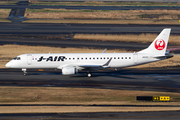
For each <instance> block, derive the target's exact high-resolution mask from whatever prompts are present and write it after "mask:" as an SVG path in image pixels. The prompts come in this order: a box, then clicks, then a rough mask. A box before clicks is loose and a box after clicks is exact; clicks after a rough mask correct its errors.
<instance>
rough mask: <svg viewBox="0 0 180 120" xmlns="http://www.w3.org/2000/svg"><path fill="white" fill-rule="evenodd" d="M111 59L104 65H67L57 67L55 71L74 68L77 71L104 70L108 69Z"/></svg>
mask: <svg viewBox="0 0 180 120" xmlns="http://www.w3.org/2000/svg"><path fill="white" fill-rule="evenodd" d="M111 60H112V58H110V59H109V60H108V61H107V62H106V63H105V64H102V65H97V64H67V65H63V66H59V67H58V68H57V69H62V68H63V67H76V68H77V69H105V68H109V67H110V66H109V63H110V62H111Z"/></svg>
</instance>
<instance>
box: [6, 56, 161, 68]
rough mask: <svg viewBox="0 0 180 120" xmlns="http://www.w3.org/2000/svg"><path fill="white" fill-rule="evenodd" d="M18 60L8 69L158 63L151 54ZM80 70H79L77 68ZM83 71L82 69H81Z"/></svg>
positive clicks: (9, 65) (45, 57)
mask: <svg viewBox="0 0 180 120" xmlns="http://www.w3.org/2000/svg"><path fill="white" fill-rule="evenodd" d="M18 57H19V58H20V60H11V61H10V62H9V63H7V64H6V66H7V67H10V68H22V69H26V68H28V69H29V68H38V69H39V68H55V69H62V67H63V66H67V65H71V66H74V67H77V68H78V66H80V65H103V64H105V63H106V62H107V61H108V60H109V59H110V58H112V60H111V61H110V63H109V65H108V68H119V67H128V66H135V65H139V64H144V63H148V62H154V61H158V60H159V59H157V58H154V57H153V56H152V55H151V54H138V53H67V54H66V53H64V54H60V53H59V54H57V53H51V54H23V55H20V56H18ZM76 65H77V66H76ZM78 69H80V68H78ZM82 69H83V68H82Z"/></svg>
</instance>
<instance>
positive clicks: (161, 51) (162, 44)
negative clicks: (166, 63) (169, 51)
mask: <svg viewBox="0 0 180 120" xmlns="http://www.w3.org/2000/svg"><path fill="white" fill-rule="evenodd" d="M170 32H171V28H165V29H163V30H162V32H161V33H160V34H159V35H158V36H157V37H156V39H155V40H154V41H153V42H152V43H151V45H150V46H149V47H148V48H146V49H144V50H142V51H139V52H138V53H153V54H154V55H160V56H164V55H165V52H166V48H167V45H168V40H169V35H170Z"/></svg>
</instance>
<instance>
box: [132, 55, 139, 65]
mask: <svg viewBox="0 0 180 120" xmlns="http://www.w3.org/2000/svg"><path fill="white" fill-rule="evenodd" d="M133 58H134V63H135V64H137V63H138V54H137V53H134V55H133Z"/></svg>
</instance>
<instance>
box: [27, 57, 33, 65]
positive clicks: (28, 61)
mask: <svg viewBox="0 0 180 120" xmlns="http://www.w3.org/2000/svg"><path fill="white" fill-rule="evenodd" d="M27 64H28V65H31V64H32V55H31V54H28V55H27Z"/></svg>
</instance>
